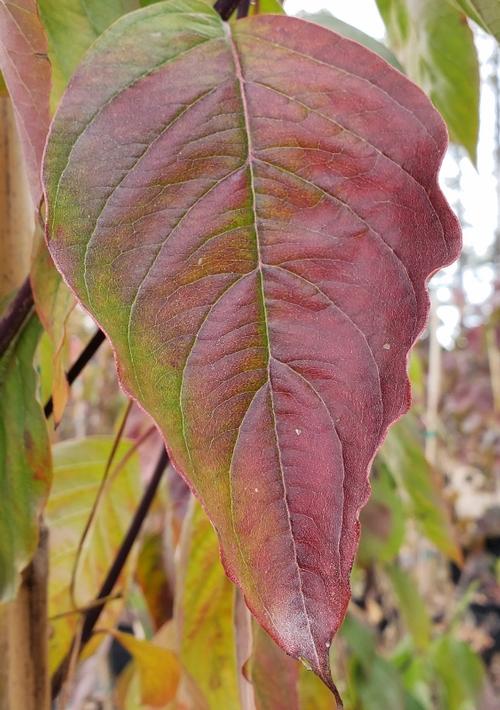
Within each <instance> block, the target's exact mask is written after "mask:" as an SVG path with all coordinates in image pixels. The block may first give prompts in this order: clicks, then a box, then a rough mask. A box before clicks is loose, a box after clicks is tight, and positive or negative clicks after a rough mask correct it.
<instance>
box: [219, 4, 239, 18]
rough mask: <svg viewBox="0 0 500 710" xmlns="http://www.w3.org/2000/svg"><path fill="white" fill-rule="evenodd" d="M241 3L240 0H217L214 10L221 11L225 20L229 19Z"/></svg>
mask: <svg viewBox="0 0 500 710" xmlns="http://www.w3.org/2000/svg"><path fill="white" fill-rule="evenodd" d="M239 4H240V0H217V2H216V3H215V5H214V10H215V11H216V12H218V13H219V15H220V16H221V17H222V19H223V20H229V18H230V17H231V15H232V14H233V12H234V11H235V10H236V8H237V7H238V5H239Z"/></svg>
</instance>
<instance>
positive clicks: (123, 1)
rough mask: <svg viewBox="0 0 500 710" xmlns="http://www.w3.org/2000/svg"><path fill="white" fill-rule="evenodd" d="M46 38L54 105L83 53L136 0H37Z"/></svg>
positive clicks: (135, 6) (128, 10)
mask: <svg viewBox="0 0 500 710" xmlns="http://www.w3.org/2000/svg"><path fill="white" fill-rule="evenodd" d="M38 7H39V11H40V15H41V18H42V22H43V24H44V26H45V29H46V31H47V36H48V42H49V59H50V62H51V65H52V106H53V108H55V106H56V105H57V103H58V101H59V99H60V97H61V95H62V93H63V91H64V89H65V87H66V84H67V83H68V81H69V79H70V78H71V76H72V74H73V72H74V71H75V69H76V67H77V66H78V64H79V63H80V60H81V59H82V57H83V55H84V54H85V52H86V51H87V49H88V48H89V47H90V45H91V44H92V43H93V42H94V40H96V39H97V37H99V35H100V34H102V33H103V32H104V30H105V29H107V27H109V25H111V24H112V23H113V22H114V21H115V20H116V19H118V18H119V17H120V16H121V15H124V14H125V13H127V12H130V11H131V10H134V9H136V8H137V7H138V3H137V0H38Z"/></svg>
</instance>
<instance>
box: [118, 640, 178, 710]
mask: <svg viewBox="0 0 500 710" xmlns="http://www.w3.org/2000/svg"><path fill="white" fill-rule="evenodd" d="M110 633H111V634H112V635H113V636H114V637H115V638H116V639H117V641H118V642H119V643H120V644H121V645H122V646H123V647H124V648H125V649H126V650H127V651H128V652H129V653H130V654H131V655H132V656H133V657H134V661H135V667H136V670H137V672H138V674H139V679H140V686H141V702H142V703H143V705H152V706H153V707H163V706H164V705H165V704H166V703H168V702H170V701H171V700H173V699H174V698H175V695H176V693H177V688H178V685H179V680H180V677H181V667H180V665H179V661H178V660H177V657H176V656H175V654H174V653H172V651H169V650H168V649H166V648H161V647H160V646H156V645H155V644H153V643H151V642H150V641H141V640H139V639H137V638H135V637H134V636H131V635H130V634H124V633H122V632H120V631H111V632H110Z"/></svg>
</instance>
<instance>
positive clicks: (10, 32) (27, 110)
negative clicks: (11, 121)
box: [0, 0, 50, 206]
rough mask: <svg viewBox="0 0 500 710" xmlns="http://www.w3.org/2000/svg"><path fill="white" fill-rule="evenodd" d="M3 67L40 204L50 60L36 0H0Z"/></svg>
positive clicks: (0, 58) (0, 60)
mask: <svg viewBox="0 0 500 710" xmlns="http://www.w3.org/2000/svg"><path fill="white" fill-rule="evenodd" d="M0 69H1V71H2V74H3V77H4V79H5V83H6V84H7V88H8V90H9V93H10V95H11V98H12V102H13V104H14V109H15V112H16V117H17V125H18V127H19V132H20V135H21V139H22V143H23V149H24V156H25V159H26V164H27V167H28V175H29V178H30V188H31V194H32V197H33V201H34V203H35V205H36V206H38V203H39V201H40V197H41V194H42V188H41V184H40V177H39V176H40V166H41V163H42V153H43V148H44V145H45V139H46V137H47V131H48V128H49V122H50V115H49V99H50V64H49V60H48V58H47V40H46V37H45V33H44V30H43V27H42V24H41V22H40V18H39V16H38V12H37V3H36V0H0Z"/></svg>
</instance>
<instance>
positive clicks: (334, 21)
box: [297, 10, 404, 71]
mask: <svg viewBox="0 0 500 710" xmlns="http://www.w3.org/2000/svg"><path fill="white" fill-rule="evenodd" d="M297 17H301V18H302V19H303V20H309V22H317V23H318V25H323V27H328V28H329V29H330V30H334V32H338V33H339V34H340V35H344V37H348V38H349V39H353V40H355V41H356V42H359V43H360V44H362V45H363V46H364V47H368V49H371V50H372V52H376V53H377V54H380V56H381V57H382V58H383V59H385V60H386V62H389V64H392V65H393V66H395V67H396V69H399V70H400V71H404V69H403V67H402V66H401V64H400V63H399V62H398V60H397V58H396V57H395V55H394V54H393V53H392V52H391V50H390V49H389V48H388V47H386V46H385V44H382V42H379V41H378V40H376V39H374V38H373V37H370V35H367V34H366V33H365V32H362V31H361V30H358V28H357V27H353V26H352V25H349V24H348V23H347V22H343V21H342V20H339V19H338V18H337V17H335V16H334V15H332V13H331V12H328V10H320V11H319V12H299V13H298V15H297Z"/></svg>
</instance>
